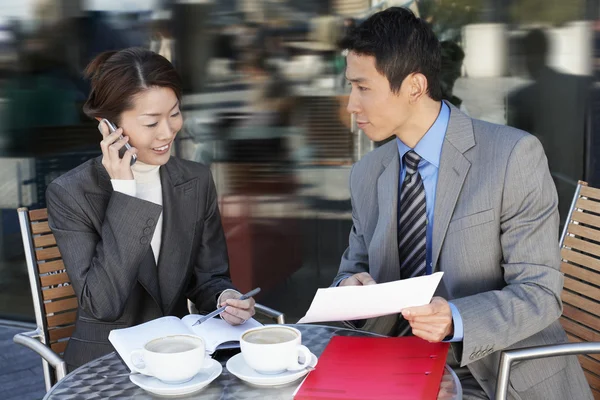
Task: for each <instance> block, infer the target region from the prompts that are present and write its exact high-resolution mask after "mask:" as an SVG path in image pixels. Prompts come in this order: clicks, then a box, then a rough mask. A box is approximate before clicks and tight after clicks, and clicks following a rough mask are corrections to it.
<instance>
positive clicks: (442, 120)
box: [396, 102, 463, 342]
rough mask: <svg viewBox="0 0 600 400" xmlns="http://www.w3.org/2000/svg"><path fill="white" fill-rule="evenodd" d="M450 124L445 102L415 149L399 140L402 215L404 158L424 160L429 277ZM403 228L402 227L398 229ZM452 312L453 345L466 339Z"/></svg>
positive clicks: (421, 168)
mask: <svg viewBox="0 0 600 400" xmlns="http://www.w3.org/2000/svg"><path fill="white" fill-rule="evenodd" d="M449 121H450V108H449V107H448V106H447V105H446V104H445V103H444V102H442V106H441V109H440V113H439V115H438V117H437V119H436V120H435V122H434V123H433V125H432V126H431V128H429V130H428V131H427V133H425V136H423V138H421V140H420V141H419V143H417V145H416V146H415V148H414V149H411V148H410V147H408V146H407V145H405V144H404V143H403V142H402V141H401V140H400V139H398V138H397V139H396V143H397V144H398V154H399V155H400V179H399V182H398V216H399V212H400V191H401V189H402V182H404V177H405V175H406V168H405V167H404V162H403V157H404V154H406V153H407V152H408V151H409V150H414V151H415V153H417V154H418V155H419V156H420V157H421V161H420V162H419V168H418V169H419V174H420V175H421V180H422V181H423V186H424V187H425V203H426V210H427V233H426V234H427V274H431V271H432V269H433V266H432V262H433V260H432V259H431V258H432V255H431V249H432V240H433V224H434V220H433V214H434V208H435V191H436V186H437V179H438V170H439V167H440V157H441V155H442V145H443V144H444V137H445V136H446V129H447V128H448V122H449ZM398 220H399V218H398ZM398 229H400V227H398ZM450 309H451V310H452V319H453V321H454V336H453V337H452V338H451V339H450V340H449V341H450V342H460V341H462V339H463V323H462V318H461V316H460V313H459V312H458V309H457V308H456V306H455V305H454V304H452V303H450Z"/></svg>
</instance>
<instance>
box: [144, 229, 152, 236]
mask: <svg viewBox="0 0 600 400" xmlns="http://www.w3.org/2000/svg"><path fill="white" fill-rule="evenodd" d="M150 232H152V228H144V235H149V234H150Z"/></svg>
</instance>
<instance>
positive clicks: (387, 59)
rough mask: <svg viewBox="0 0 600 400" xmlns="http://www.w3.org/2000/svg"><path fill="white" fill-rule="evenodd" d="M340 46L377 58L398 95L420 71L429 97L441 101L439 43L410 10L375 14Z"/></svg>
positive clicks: (391, 88) (402, 9)
mask: <svg viewBox="0 0 600 400" xmlns="http://www.w3.org/2000/svg"><path fill="white" fill-rule="evenodd" d="M340 44H341V47H342V48H343V49H347V50H349V51H353V52H355V53H357V54H360V55H367V56H373V57H375V67H376V68H377V71H379V72H380V73H381V74H382V75H384V76H385V77H386V78H387V79H388V81H389V82H390V90H391V91H392V92H394V93H397V92H398V91H399V90H400V86H402V82H403V81H404V79H405V78H406V77H407V76H408V75H410V74H412V73H416V72H418V73H421V74H423V75H425V77H426V78H427V86H428V94H429V97H431V98H432V99H434V100H438V101H439V100H441V99H442V89H441V88H440V82H439V75H440V70H441V64H442V61H441V58H442V57H441V51H440V43H439V41H438V39H437V38H436V37H435V34H434V33H433V31H432V30H431V28H430V27H429V25H427V23H426V22H425V21H424V20H422V19H421V18H417V17H416V16H415V15H414V14H413V12H412V11H410V10H409V9H406V8H402V7H390V8H388V9H387V10H384V11H381V12H378V13H376V14H373V15H372V16H370V17H369V18H368V19H367V20H365V22H363V23H362V24H360V25H358V26H357V27H356V28H354V29H351V30H350V32H349V33H348V35H347V36H346V37H345V38H344V39H342V40H341V42H340Z"/></svg>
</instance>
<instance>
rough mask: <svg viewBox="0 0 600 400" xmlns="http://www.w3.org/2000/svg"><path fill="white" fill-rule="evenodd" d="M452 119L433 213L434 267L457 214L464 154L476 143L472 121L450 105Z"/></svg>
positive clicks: (465, 162) (465, 168)
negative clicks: (455, 212)
mask: <svg viewBox="0 0 600 400" xmlns="http://www.w3.org/2000/svg"><path fill="white" fill-rule="evenodd" d="M446 104H448V106H450V121H449V123H448V129H447V130H446V137H445V138H444V144H443V146H442V155H441V158H440V167H439V170H438V180H437V187H436V194H435V209H434V216H433V241H432V245H433V249H432V253H431V254H432V263H433V270H434V271H437V270H439V269H438V267H437V262H438V259H439V256H440V251H441V249H442V245H443V243H444V239H445V237H446V231H447V230H448V224H449V223H450V219H451V218H452V214H453V213H454V208H455V206H456V202H457V200H458V197H459V195H460V192H461V190H462V187H463V184H464V182H465V178H466V177H467V173H468V172H469V169H470V168H471V163H470V162H469V160H467V158H466V157H465V156H464V153H465V152H466V151H467V150H469V149H470V148H471V147H473V146H475V137H474V134H473V123H472V121H471V119H470V118H469V117H467V116H466V115H465V114H463V113H462V112H460V111H459V110H458V109H457V108H456V107H454V106H452V105H450V104H449V103H446Z"/></svg>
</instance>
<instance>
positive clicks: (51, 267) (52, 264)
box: [38, 260, 65, 274]
mask: <svg viewBox="0 0 600 400" xmlns="http://www.w3.org/2000/svg"><path fill="white" fill-rule="evenodd" d="M38 269H39V270H40V274H47V273H48V272H54V271H61V270H64V269H65V263H64V262H63V260H55V261H48V262H43V263H38Z"/></svg>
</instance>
